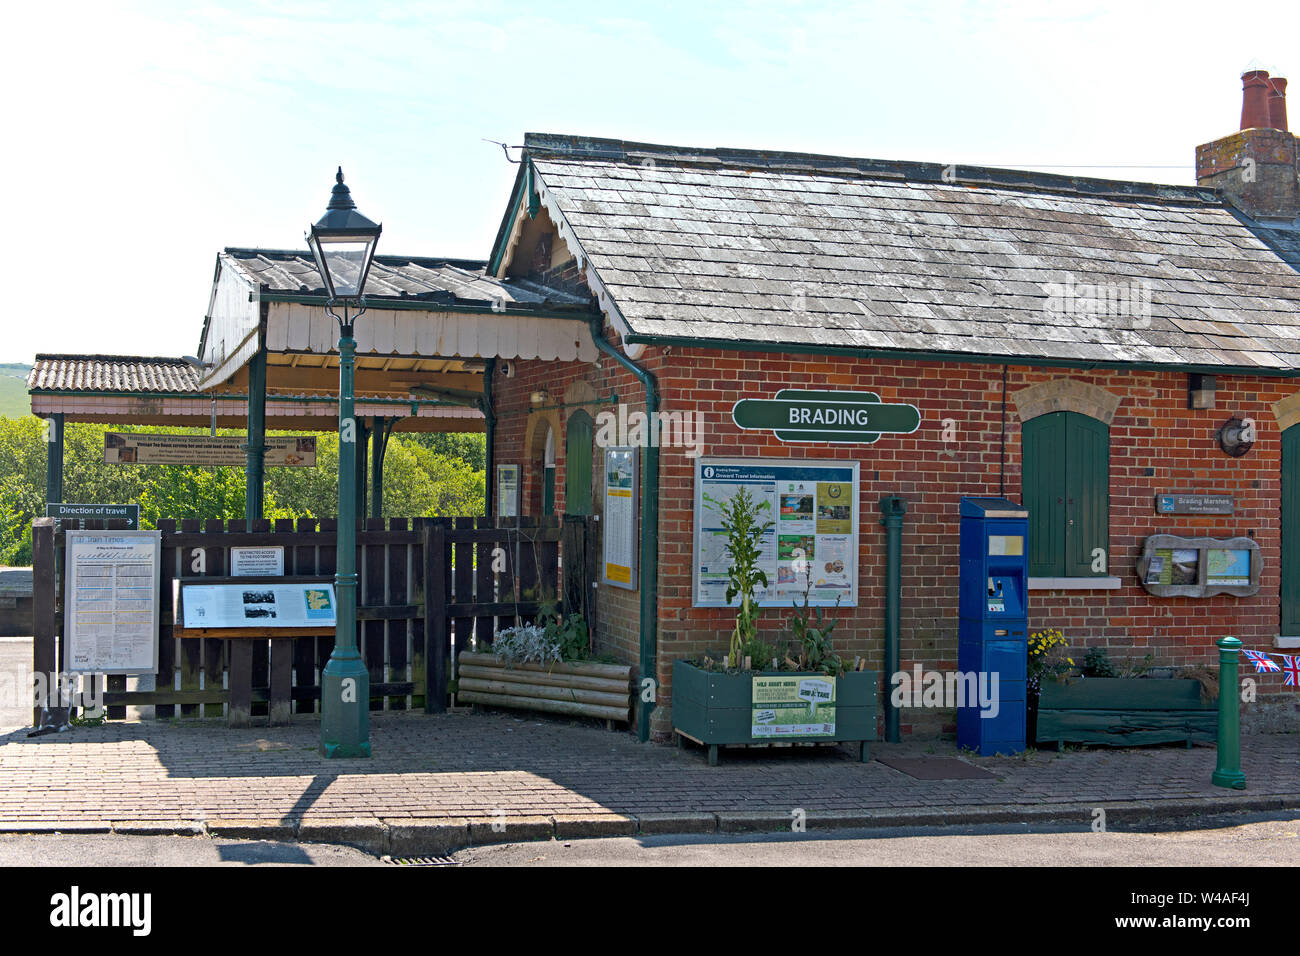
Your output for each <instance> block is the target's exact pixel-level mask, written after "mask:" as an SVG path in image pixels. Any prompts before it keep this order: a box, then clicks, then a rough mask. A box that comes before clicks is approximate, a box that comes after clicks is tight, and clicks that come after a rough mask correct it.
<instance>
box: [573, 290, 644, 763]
mask: <svg viewBox="0 0 1300 956" xmlns="http://www.w3.org/2000/svg"><path fill="white" fill-rule="evenodd" d="M588 324H589V327H590V329H591V339H592V341H593V342H595V343H596V348H598V349H599V350H600V351H602V352H604V353H605V354H606V355H608V356H609V357H610V358H612V359H613V360H614V361H615V362H617V363H618V364H619V365H621V366H623V368H625V369H627V370H628V371H629V372H631V373H632V374H633V375H635V376H636V377H637V380H638V381H640V382H641V384H642V385H643V386H645V411H646V418H647V421H657V419H653V418H651V416H653V415H657V414H658V412H659V386H658V384H657V383H656V382H655V377H654V373H653V372H651V371H650V370H649V369H644V368H642V367H641V366H639V365H637V364H636V363H635V362H633V361H632V360H631V359H630V358H628V357H627V356H626V355H624V354H623V353H622V352H620V351H619V350H618V349H616V348H614V346H612V345H610V344H609V342H607V341H606V340H605V329H604V318H603V316H600V315H593V316H592V317H591V318H590V320H589V321H588ZM643 452H644V455H643V466H644V467H643V468H642V475H641V557H640V563H641V664H640V669H641V679H642V680H643V681H644V680H645V679H646V678H647V677H650V678H651V679H653V680H654V681H655V683H654V685H653V686H654V687H655V688H656V690H655V697H656V698H658V696H659V695H658V679H659V672H658V668H657V666H656V664H657V658H658V654H659V647H658V643H659V632H658V625H659V443H658V442H657V441H655V442H652V443H649V444H647V445H646V446H645V447H644V449H643ZM654 708H655V702H654V701H651V702H649V703H646V702H645V701H641V703H640V706H639V707H638V708H637V716H636V735H637V739H639V740H641V741H642V742H643V743H644V742H645V741H647V740H649V739H650V715H651V714H652V713H653V712H654Z"/></svg>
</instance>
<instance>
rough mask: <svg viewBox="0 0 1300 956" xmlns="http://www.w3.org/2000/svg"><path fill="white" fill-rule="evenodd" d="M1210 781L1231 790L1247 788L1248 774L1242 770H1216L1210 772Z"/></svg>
mask: <svg viewBox="0 0 1300 956" xmlns="http://www.w3.org/2000/svg"><path fill="white" fill-rule="evenodd" d="M1210 783H1212V784H1214V785H1215V786H1216V787H1227V788H1228V789H1229V790H1245V789H1246V775H1245V774H1244V773H1242V772H1241V771H1240V770H1216V771H1214V773H1212V774H1210Z"/></svg>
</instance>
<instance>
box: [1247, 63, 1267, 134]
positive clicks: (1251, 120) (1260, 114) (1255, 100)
mask: <svg viewBox="0 0 1300 956" xmlns="http://www.w3.org/2000/svg"><path fill="white" fill-rule="evenodd" d="M1241 87H1242V95H1241V128H1242V129H1267V128H1268V127H1270V126H1272V123H1271V122H1270V120H1269V115H1268V114H1269V107H1268V100H1269V96H1270V95H1271V93H1272V91H1273V87H1272V85H1271V84H1270V83H1269V81H1268V71H1267V70H1251V71H1249V72H1247V73H1243V74H1242V75H1241Z"/></svg>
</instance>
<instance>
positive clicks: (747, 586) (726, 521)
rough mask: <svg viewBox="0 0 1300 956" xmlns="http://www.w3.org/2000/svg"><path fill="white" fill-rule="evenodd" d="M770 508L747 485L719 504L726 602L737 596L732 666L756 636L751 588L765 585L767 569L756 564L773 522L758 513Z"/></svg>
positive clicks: (729, 657)
mask: <svg viewBox="0 0 1300 956" xmlns="http://www.w3.org/2000/svg"><path fill="white" fill-rule="evenodd" d="M771 510H772V505H771V502H768V501H755V500H754V497H753V496H752V495H751V494H750V493H749V489H747V488H741V489H740V491H739V492H737V493H736V495H735V496H734V497H732V498H731V500H730V501H726V502H723V503H722V504H721V506H720V507H719V511H720V512H721V514H722V530H723V531H724V532H725V533H726V535H727V555H728V556H729V557H730V558H731V568H730V570H729V571H728V572H727V603H728V604H730V603H731V602H732V601H734V600H735V599H736V597H737V596H739V597H740V607H739V608H737V610H736V626H735V629H734V630H732V632H731V650H730V653H729V654H728V655H727V662H728V664H729V665H730V666H731V667H740V666H741V665H742V664H743V663H744V651H745V645H746V644H747V643H750V642H752V641H754V640H755V639H756V638H757V637H758V603H757V602H756V601H755V600H754V591H755V590H757V589H758V587H759V586H760V585H761V586H763V587H767V573H766V572H765V571H764V570H763V569H762V568H760V567H759V566H758V556H759V552H760V549H759V542H760V541H761V540H762V538H763V535H765V534H766V533H767V532H768V531H769V530H771V528H772V524H773V522H772V521H770V520H768V521H760V516H761V513H762V512H764V511H768V512H770V511H771Z"/></svg>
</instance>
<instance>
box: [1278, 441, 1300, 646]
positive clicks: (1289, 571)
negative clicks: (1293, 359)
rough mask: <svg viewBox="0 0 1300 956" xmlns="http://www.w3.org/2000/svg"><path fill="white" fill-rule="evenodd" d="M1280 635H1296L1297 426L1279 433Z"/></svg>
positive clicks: (1299, 616)
mask: <svg viewBox="0 0 1300 956" xmlns="http://www.w3.org/2000/svg"><path fill="white" fill-rule="evenodd" d="M1281 627H1282V632H1281V633H1282V635H1283V636H1284V637H1294V636H1296V635H1300V426H1294V425H1293V426H1292V427H1290V428H1288V429H1287V430H1286V431H1284V432H1283V433H1282V621H1281Z"/></svg>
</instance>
